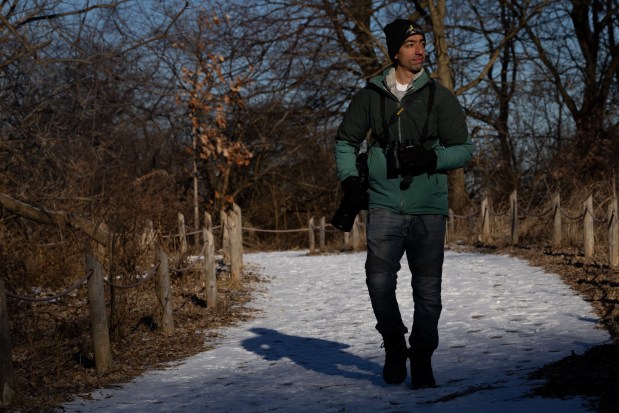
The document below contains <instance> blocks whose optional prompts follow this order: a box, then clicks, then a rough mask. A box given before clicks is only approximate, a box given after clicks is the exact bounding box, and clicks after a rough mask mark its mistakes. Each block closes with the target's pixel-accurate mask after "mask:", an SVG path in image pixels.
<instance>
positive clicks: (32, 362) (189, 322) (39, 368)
mask: <svg viewBox="0 0 619 413" xmlns="http://www.w3.org/2000/svg"><path fill="white" fill-rule="evenodd" d="M450 248H452V249H454V250H469V251H470V250H474V251H478V252H484V253H500V254H510V255H513V256H517V257H519V258H522V259H525V260H528V261H529V262H530V263H531V264H532V265H534V266H539V267H542V268H544V269H546V270H547V271H549V272H553V273H556V274H559V275H560V276H561V277H562V278H563V280H564V281H565V282H566V283H567V284H568V285H570V286H571V287H572V288H573V289H574V290H576V291H578V292H579V293H580V294H582V296H583V297H584V298H585V299H586V300H587V301H589V302H591V304H592V306H593V307H594V308H595V310H596V311H597V313H598V315H599V316H600V318H601V320H602V321H603V325H601V328H606V329H608V330H609V331H610V332H611V334H612V335H613V337H614V338H615V344H610V345H606V346H600V347H596V348H593V349H591V350H590V351H588V352H587V353H585V354H584V355H580V356H577V355H572V356H570V357H567V358H565V359H563V360H560V361H558V362H556V363H553V364H550V365H547V366H545V367H544V368H542V369H540V370H539V371H537V372H535V373H534V374H532V375H531V378H533V379H543V380H544V383H546V384H544V385H542V386H540V387H539V388H537V389H535V393H536V394H539V395H543V396H548V397H569V396H573V395H582V396H585V397H587V398H588V399H589V400H591V407H592V410H593V411H599V412H603V413H607V412H617V411H619V410H618V407H617V406H618V405H619V404H618V403H617V402H618V401H619V397H618V396H617V395H618V394H619V347H618V345H617V344H616V343H617V338H618V337H619V272H618V271H617V270H611V269H610V268H609V267H608V266H607V265H605V264H603V263H601V262H600V261H596V260H594V259H585V258H584V257H582V256H581V255H580V254H578V253H577V252H575V253H561V254H555V253H552V252H550V251H548V250H546V249H544V248H543V247H540V248H519V247H510V248H502V249H496V248H487V247H484V246H480V245H478V246H473V247H471V246H467V247H465V246H455V245H454V246H450ZM196 277H197V275H196V274H191V273H184V274H179V275H177V276H175V277H173V284H174V285H173V287H174V290H175V291H177V292H179V293H177V294H178V297H177V298H175V302H174V308H175V312H174V319H175V328H176V330H175V332H176V333H175V334H174V335H173V336H170V337H166V336H164V335H162V334H161V333H160V332H158V330H157V326H156V321H155V319H156V317H154V315H153V308H155V304H156V303H155V298H154V296H153V294H151V292H150V290H149V289H148V287H140V288H139V289H133V290H129V291H132V292H127V293H125V294H124V295H121V294H120V293H119V295H118V297H116V303H117V304H116V305H117V307H118V308H120V309H121V310H119V311H118V314H119V316H118V317H116V319H112V320H111V322H110V325H111V326H112V328H111V330H112V336H111V340H112V346H113V347H112V354H113V367H112V369H111V370H110V371H108V372H105V373H98V372H97V371H96V369H95V368H94V361H93V357H92V353H91V350H90V349H91V348H92V345H91V342H90V334H89V323H90V320H89V318H88V311H87V310H84V297H81V298H80V296H79V295H78V294H77V295H74V296H70V297H66V298H63V299H62V301H61V302H58V303H56V304H55V305H51V306H50V305H45V306H43V305H36V304H20V305H21V307H20V308H19V310H20V312H19V314H20V315H19V317H17V318H16V319H15V321H14V322H16V323H19V327H18V328H14V329H15V330H16V331H19V334H18V335H17V337H14V338H13V359H14V373H15V377H16V387H17V389H18V394H17V396H16V398H15V400H14V403H13V405H12V406H11V407H9V408H5V409H2V408H0V412H7V413H9V412H11V413H17V412H20V413H29V412H48V411H51V410H52V409H53V408H55V407H58V406H60V405H62V404H63V403H65V402H67V401H68V400H70V399H71V398H72V397H74V396H76V395H80V396H82V397H87V396H88V394H89V393H90V392H91V391H92V390H94V389H96V388H102V387H110V386H115V385H118V384H120V383H123V382H127V381H129V380H131V379H132V378H134V377H136V376H139V375H140V374H142V373H143V372H145V371H146V370H149V369H156V368H161V367H162V366H164V365H169V363H174V362H178V361H180V360H182V359H184V358H186V357H188V356H191V355H193V354H196V353H199V352H201V351H205V350H207V349H208V348H209V347H212V346H213V345H214V344H213V343H214V341H215V339H216V338H217V334H216V333H215V332H214V331H215V330H216V329H218V328H220V327H223V326H226V325H233V324H237V323H241V322H243V321H246V320H248V319H250V318H251V317H253V315H254V314H253V312H252V310H250V309H249V308H248V306H247V304H248V303H249V302H250V301H251V298H252V292H253V291H255V289H257V288H259V289H261V288H264V287H265V284H264V283H265V282H266V281H265V279H266V278H265V277H263V276H262V275H261V274H255V273H252V272H249V271H247V272H246V273H245V274H244V275H243V280H242V283H241V285H240V286H236V287H235V286H233V285H232V284H231V283H230V280H229V274H228V273H227V271H226V269H225V267H223V268H222V266H220V267H219V273H218V279H219V285H218V287H219V302H218V305H217V308H216V309H214V308H210V307H209V306H208V305H207V303H206V302H205V301H204V300H203V299H202V298H201V297H203V294H202V293H201V292H200V291H198V292H196V289H195V287H192V286H193V285H195V278H196ZM151 289H152V288H151ZM86 308H87V307H86ZM60 309H62V310H60ZM13 310H16V309H13ZM9 311H11V310H10V309H9ZM136 343H137V345H136Z"/></svg>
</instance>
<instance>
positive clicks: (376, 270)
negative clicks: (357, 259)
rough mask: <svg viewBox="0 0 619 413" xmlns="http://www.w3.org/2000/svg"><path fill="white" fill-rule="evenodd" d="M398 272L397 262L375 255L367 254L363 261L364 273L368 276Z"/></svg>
mask: <svg viewBox="0 0 619 413" xmlns="http://www.w3.org/2000/svg"><path fill="white" fill-rule="evenodd" d="M399 270H400V263H399V262H392V261H389V260H385V259H383V258H380V257H377V256H376V255H372V254H368V257H367V259H366V261H365V272H366V274H368V276H369V275H370V274H383V273H394V274H395V273H397V272H398V271H399Z"/></svg>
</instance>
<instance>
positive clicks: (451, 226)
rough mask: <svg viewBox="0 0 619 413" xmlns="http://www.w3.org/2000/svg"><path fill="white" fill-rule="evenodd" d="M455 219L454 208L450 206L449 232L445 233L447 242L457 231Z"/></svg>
mask: <svg viewBox="0 0 619 413" xmlns="http://www.w3.org/2000/svg"><path fill="white" fill-rule="evenodd" d="M454 220H455V216H454V210H453V209H451V208H449V215H448V217H447V234H445V242H448V241H449V240H450V239H451V238H452V235H453V234H455V233H456V232H455V222H454Z"/></svg>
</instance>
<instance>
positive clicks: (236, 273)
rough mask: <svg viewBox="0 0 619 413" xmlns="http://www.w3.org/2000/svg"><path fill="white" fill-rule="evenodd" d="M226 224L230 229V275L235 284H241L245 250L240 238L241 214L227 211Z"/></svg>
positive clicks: (232, 210)
mask: <svg viewBox="0 0 619 413" xmlns="http://www.w3.org/2000/svg"><path fill="white" fill-rule="evenodd" d="M227 215H228V218H227V222H228V225H227V226H226V228H227V230H228V239H229V243H230V277H231V278H232V283H233V285H239V284H240V282H241V271H242V270H243V251H242V246H241V244H242V240H241V239H239V226H240V222H239V219H240V217H239V215H238V214H237V213H236V212H235V211H234V209H231V210H229V211H227Z"/></svg>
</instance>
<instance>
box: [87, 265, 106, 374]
mask: <svg viewBox="0 0 619 413" xmlns="http://www.w3.org/2000/svg"><path fill="white" fill-rule="evenodd" d="M86 271H87V272H88V273H90V277H88V302H89V303H90V321H91V324H92V345H93V354H94V356H95V366H96V367H97V371H98V372H104V371H106V370H108V369H109V368H111V367H112V351H111V349H110V332H109V327H108V322H107V313H106V310H105V291H104V286H103V267H102V266H101V263H100V262H99V261H98V260H97V259H96V258H95V257H94V256H93V255H91V254H89V253H86Z"/></svg>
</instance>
